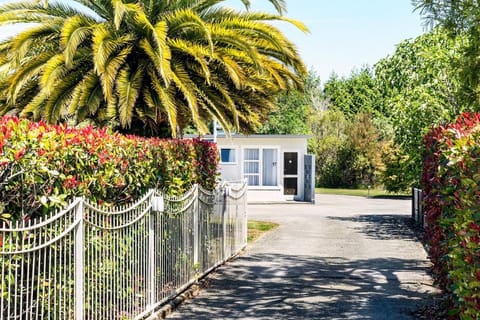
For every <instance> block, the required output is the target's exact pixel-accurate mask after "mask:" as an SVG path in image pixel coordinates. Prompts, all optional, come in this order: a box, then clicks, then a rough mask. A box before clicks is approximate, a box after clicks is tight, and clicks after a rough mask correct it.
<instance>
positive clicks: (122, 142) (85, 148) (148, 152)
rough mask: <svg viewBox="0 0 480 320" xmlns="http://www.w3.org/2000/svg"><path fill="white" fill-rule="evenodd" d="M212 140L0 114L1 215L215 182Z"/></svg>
mask: <svg viewBox="0 0 480 320" xmlns="http://www.w3.org/2000/svg"><path fill="white" fill-rule="evenodd" d="M217 165H218V152H217V148H216V145H215V144H214V143H211V142H206V141H201V140H199V139H195V140H162V139H157V138H149V139H147V138H141V137H136V136H124V135H121V134H117V133H109V132H108V130H107V129H94V128H93V127H90V126H89V127H86V128H69V127H67V126H64V125H60V126H52V125H47V124H45V123H43V122H31V121H29V120H26V119H18V118H15V117H3V118H0V175H1V176H0V181H1V182H0V183H1V185H0V214H1V216H0V217H1V218H2V219H3V220H10V219H14V220H17V219H24V218H31V217H36V216H41V215H43V214H45V213H46V212H48V211H50V210H51V209H53V208H57V207H63V206H64V205H65V204H66V202H67V201H68V199H71V198H73V197H74V196H80V195H83V196H85V197H87V198H89V199H91V200H93V201H97V202H98V203H106V204H108V203H112V204H123V203H126V202H130V201H133V200H135V199H137V198H139V196H141V195H142V194H144V193H145V192H146V191H147V190H148V189H150V188H158V189H162V190H164V191H165V192H167V193H168V194H180V193H183V192H184V191H186V190H187V189H189V188H190V187H191V186H192V185H193V184H195V183H199V184H201V185H202V186H203V187H204V188H206V189H213V188H214V187H215V185H216V183H217Z"/></svg>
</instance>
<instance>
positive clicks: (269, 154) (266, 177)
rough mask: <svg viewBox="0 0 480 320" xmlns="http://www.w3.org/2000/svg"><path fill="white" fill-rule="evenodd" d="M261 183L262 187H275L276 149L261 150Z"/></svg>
mask: <svg viewBox="0 0 480 320" xmlns="http://www.w3.org/2000/svg"><path fill="white" fill-rule="evenodd" d="M262 160H263V163H262V171H263V174H262V178H263V179H262V182H263V185H264V186H276V185H277V172H278V170H277V149H263V159H262Z"/></svg>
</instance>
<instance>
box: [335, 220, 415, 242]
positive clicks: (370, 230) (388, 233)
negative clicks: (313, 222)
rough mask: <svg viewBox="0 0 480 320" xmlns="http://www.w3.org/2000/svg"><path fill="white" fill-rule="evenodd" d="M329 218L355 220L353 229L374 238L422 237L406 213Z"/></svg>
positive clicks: (404, 238)
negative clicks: (355, 223) (356, 224)
mask: <svg viewBox="0 0 480 320" xmlns="http://www.w3.org/2000/svg"><path fill="white" fill-rule="evenodd" d="M326 218H327V219H330V220H336V221H348V222H357V223H359V225H358V226H357V227H354V230H355V231H358V232H361V233H363V234H365V235H366V236H367V237H368V238H370V239H375V240H411V241H418V240H420V239H421V238H422V234H421V232H419V230H418V229H417V228H416V227H415V224H414V223H413V221H412V219H411V217H410V216H408V215H398V214H396V215H395V214H391V215H390V214H361V215H357V216H353V217H334V216H329V217H326Z"/></svg>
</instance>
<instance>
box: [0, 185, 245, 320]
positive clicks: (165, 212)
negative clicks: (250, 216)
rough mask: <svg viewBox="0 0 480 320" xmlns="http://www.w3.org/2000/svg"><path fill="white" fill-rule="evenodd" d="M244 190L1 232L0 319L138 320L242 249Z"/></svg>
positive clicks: (162, 199) (156, 200)
mask: <svg viewBox="0 0 480 320" xmlns="http://www.w3.org/2000/svg"><path fill="white" fill-rule="evenodd" d="M246 232H247V219H246V185H245V184H244V183H243V184H231V185H229V184H223V185H222V186H221V187H220V188H218V189H217V190H215V191H213V192H209V191H206V190H203V189H202V188H201V187H198V186H194V187H193V188H192V189H191V190H190V191H189V192H187V193H186V194H184V195H182V196H180V197H167V196H164V195H162V194H161V193H159V192H157V191H155V190H151V191H150V192H148V193H147V194H146V195H145V196H144V197H143V198H142V199H140V200H138V201H137V202H136V203H134V204H132V205H129V206H123V207H115V208H107V207H101V206H97V205H94V204H92V203H90V202H89V201H87V200H84V199H82V198H77V199H75V200H74V201H72V202H71V203H70V204H69V206H68V207H67V208H65V209H64V210H62V211H59V212H56V213H54V214H52V215H51V216H48V217H45V218H42V219H38V220H33V221H32V220H31V221H22V222H21V223H15V224H13V225H9V226H7V225H5V224H4V225H3V226H2V228H0V264H1V265H0V276H1V278H0V281H1V282H0V285H1V286H0V299H1V300H0V319H2V320H3V319H42V320H43V319H49V320H50V319H77V320H78V319H102V320H103V319H141V318H144V317H146V316H148V315H149V314H151V313H152V312H153V311H154V310H155V309H156V308H158V307H159V306H160V305H162V304H164V303H165V302H166V301H168V300H169V299H172V298H173V297H175V296H177V295H178V294H179V293H181V292H182V291H183V290H184V289H185V288H186V287H188V286H189V285H190V284H192V283H193V282H195V281H196V279H197V278H198V277H201V276H203V275H204V274H206V273H208V272H209V271H210V270H212V269H213V268H215V267H216V266H218V265H219V264H222V263H223V262H225V260H227V259H229V258H230V257H232V256H234V255H235V254H237V253H238V252H239V251H240V250H241V249H242V248H244V247H245V245H246V239H247V236H246Z"/></svg>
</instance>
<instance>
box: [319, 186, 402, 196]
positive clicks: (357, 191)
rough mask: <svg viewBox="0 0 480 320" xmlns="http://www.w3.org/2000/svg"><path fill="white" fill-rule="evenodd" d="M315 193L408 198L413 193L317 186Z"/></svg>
mask: <svg viewBox="0 0 480 320" xmlns="http://www.w3.org/2000/svg"><path fill="white" fill-rule="evenodd" d="M315 193H319V194H340V195H346V196H361V197H368V196H370V197H372V198H406V197H410V196H411V195H410V194H408V193H391V192H387V191H385V190H382V189H370V192H369V191H368V190H367V189H332V188H315Z"/></svg>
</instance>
